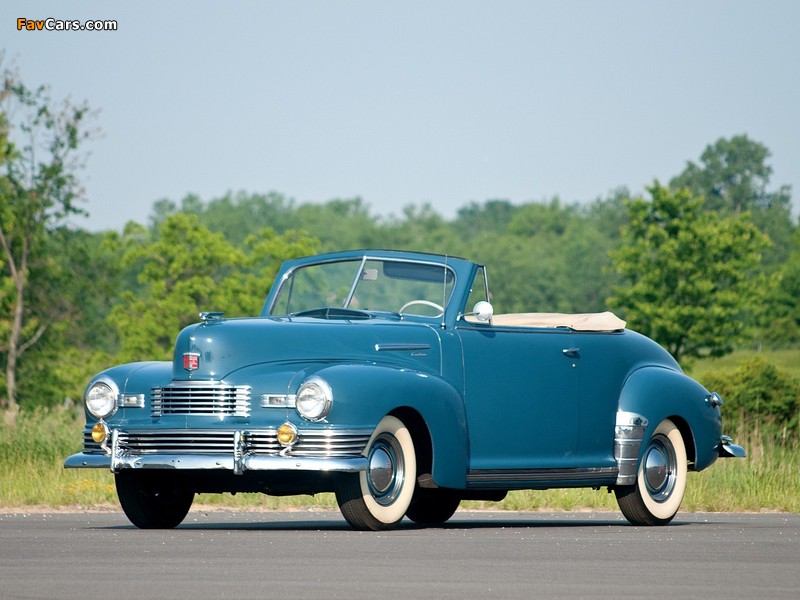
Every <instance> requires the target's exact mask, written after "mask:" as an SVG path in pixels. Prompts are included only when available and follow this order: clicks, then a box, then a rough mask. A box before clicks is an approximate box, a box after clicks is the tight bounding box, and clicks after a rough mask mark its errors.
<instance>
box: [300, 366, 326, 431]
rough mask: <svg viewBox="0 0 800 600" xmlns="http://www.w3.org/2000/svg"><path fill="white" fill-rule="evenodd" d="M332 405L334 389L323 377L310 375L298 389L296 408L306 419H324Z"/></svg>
mask: <svg viewBox="0 0 800 600" xmlns="http://www.w3.org/2000/svg"><path fill="white" fill-rule="evenodd" d="M332 405H333V390H331V386H330V385H328V382H327V381H325V380H324V379H322V377H317V376H316V375H314V376H312V377H309V378H308V379H306V380H305V381H304V382H303V383H302V385H301V386H300V389H298V390H297V397H296V400H295V409H296V410H297V413H298V414H299V415H300V416H301V417H303V418H304V419H305V420H306V421H322V420H324V419H325V417H327V416H328V414H330V412H331V406H332Z"/></svg>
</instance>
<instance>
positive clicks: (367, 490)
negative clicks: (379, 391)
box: [336, 416, 417, 531]
mask: <svg viewBox="0 0 800 600" xmlns="http://www.w3.org/2000/svg"><path fill="white" fill-rule="evenodd" d="M365 452H366V457H367V462H368V467H367V470H366V471H362V472H361V473H352V474H346V475H342V476H341V477H340V479H339V483H338V486H337V488H336V501H337V503H338V504H339V510H341V511H342V516H343V517H344V518H345V519H346V520H347V522H348V523H350V525H351V526H352V527H353V528H355V529H361V530H373V531H378V530H381V529H389V528H391V527H392V526H394V525H396V524H397V523H398V522H399V521H400V519H402V518H403V516H404V515H405V514H406V511H407V510H408V507H409V505H410V504H411V499H412V497H413V495H414V486H415V483H416V479H417V459H416V454H415V452H414V442H413V441H412V439H411V433H410V432H409V431H408V429H407V428H406V426H405V425H404V424H403V422H402V421H401V420H400V419H398V418H396V417H392V416H386V417H384V418H383V419H381V422H380V423H378V426H377V427H376V428H375V431H374V433H373V434H372V437H371V438H370V440H369V442H368V443H367V448H366V451H365Z"/></svg>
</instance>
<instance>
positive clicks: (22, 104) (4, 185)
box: [0, 70, 90, 412]
mask: <svg viewBox="0 0 800 600" xmlns="http://www.w3.org/2000/svg"><path fill="white" fill-rule="evenodd" d="M2 78H3V81H2V88H0V169H2V171H1V172H0V173H1V174H0V250H1V251H2V260H1V261H0V268H2V272H0V278H1V279H0V294H1V295H2V304H0V335H2V338H1V339H0V353H2V358H3V360H4V362H5V365H4V366H5V378H4V382H3V383H4V384H5V386H4V387H5V390H4V394H3V396H2V397H0V398H1V399H0V402H2V404H5V405H6V406H8V408H9V409H10V411H11V412H16V411H17V410H18V407H19V404H18V398H17V387H18V383H17V369H18V366H19V361H20V358H21V357H22V355H23V354H25V352H27V351H28V350H29V349H30V348H32V347H33V346H34V345H35V344H36V343H37V342H39V340H40V339H41V338H42V336H43V335H44V333H45V331H47V329H48V328H49V327H51V326H52V325H53V323H54V322H55V320H56V319H57V318H58V316H57V315H54V314H52V312H50V313H48V312H47V311H44V310H41V309H42V308H43V307H47V306H48V305H47V303H39V305H38V307H37V306H34V303H33V302H32V299H31V289H32V288H33V289H36V288H37V287H40V286H37V284H39V283H40V282H39V281H37V279H36V276H38V277H40V278H41V277H45V275H44V274H45V273H46V272H47V271H48V268H49V266H50V264H52V261H51V256H50V255H48V252H47V250H48V240H49V237H50V234H51V232H52V231H53V230H54V229H55V228H57V227H58V226H60V225H61V224H63V223H65V221H66V220H67V219H68V217H69V216H70V215H73V214H76V213H81V212H82V211H81V209H80V208H79V207H78V206H77V201H78V200H79V199H80V197H81V193H82V190H81V188H80V185H79V182H78V179H77V177H76V172H77V169H78V167H79V166H80V165H79V162H78V160H79V158H80V157H79V156H78V150H79V147H80V145H81V143H82V142H84V141H85V140H86V139H87V137H88V136H89V132H88V130H87V128H86V126H87V121H88V118H89V116H90V112H89V109H88V107H87V105H85V104H80V105H75V104H72V103H70V102H65V103H63V105H61V106H56V103H55V102H54V101H53V100H52V98H51V97H50V94H49V91H48V89H47V88H46V87H44V86H41V87H39V88H36V89H33V90H32V89H29V88H28V87H27V86H26V85H25V84H24V83H23V82H22V81H21V80H20V78H19V76H18V75H17V74H16V73H15V72H12V71H10V70H5V71H4V72H3V73H2ZM11 115H13V122H12V121H10V120H9V116H11ZM17 140H19V141H18V142H17ZM40 289H41V288H40ZM37 308H39V309H40V310H36V309H37Z"/></svg>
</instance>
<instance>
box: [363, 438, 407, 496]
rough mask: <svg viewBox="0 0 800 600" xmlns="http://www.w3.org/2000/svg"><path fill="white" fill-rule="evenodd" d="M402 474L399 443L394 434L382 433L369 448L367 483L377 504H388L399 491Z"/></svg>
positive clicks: (401, 485)
mask: <svg viewBox="0 0 800 600" xmlns="http://www.w3.org/2000/svg"><path fill="white" fill-rule="evenodd" d="M404 474H405V469H404V463H403V455H402V451H401V449H400V443H399V442H398V441H397V439H396V438H395V437H394V436H392V435H388V434H382V435H381V436H379V437H378V438H376V439H375V441H374V442H373V444H372V446H371V447H370V450H369V470H368V471H367V484H368V485H369V492H370V495H371V496H372V497H373V498H374V499H375V501H376V502H377V503H378V504H381V505H383V506H388V505H389V504H391V503H392V502H394V500H395V498H397V495H398V494H399V493H400V490H401V489H402V487H403V479H404Z"/></svg>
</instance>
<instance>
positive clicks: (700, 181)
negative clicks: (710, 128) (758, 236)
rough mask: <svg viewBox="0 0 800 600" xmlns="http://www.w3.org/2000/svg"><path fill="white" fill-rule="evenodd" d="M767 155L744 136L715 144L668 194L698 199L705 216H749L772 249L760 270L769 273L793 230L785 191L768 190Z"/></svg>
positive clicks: (781, 260)
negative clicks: (679, 191) (679, 192)
mask: <svg viewBox="0 0 800 600" xmlns="http://www.w3.org/2000/svg"><path fill="white" fill-rule="evenodd" d="M770 156H771V154H770V151H769V149H768V148H767V147H766V146H765V145H763V144H761V143H759V142H756V141H754V140H751V139H750V138H748V137H747V136H746V135H737V136H734V137H732V138H730V139H725V138H720V139H719V140H717V141H716V142H715V143H714V144H711V145H709V146H707V147H706V149H705V150H704V151H703V153H702V155H701V156H700V164H695V163H693V162H689V163H687V165H686V168H685V169H684V170H683V172H682V173H681V174H680V175H678V176H677V177H675V178H674V179H672V181H670V187H672V188H673V189H680V188H688V189H689V191H690V192H691V193H692V195H694V196H699V197H702V198H703V199H704V202H703V207H704V208H705V209H706V210H711V211H714V212H717V213H719V214H721V215H723V216H724V215H729V214H738V213H741V212H744V211H749V212H750V216H751V219H752V221H753V223H754V224H755V225H756V227H758V228H759V230H761V231H762V232H763V233H765V234H767V235H768V236H769V238H770V241H771V242H772V244H771V245H770V247H769V248H767V249H765V251H764V255H763V260H762V268H763V270H764V271H766V272H769V273H774V272H775V271H777V270H778V269H780V267H781V265H783V263H784V262H786V259H787V257H788V255H789V252H790V247H791V238H792V234H793V231H794V229H795V225H794V224H793V223H792V216H791V208H792V203H791V189H790V187H789V186H786V185H784V186H781V187H780V188H778V189H777V190H770V189H769V183H770V177H771V176H772V167H771V166H770V164H769V162H768V160H769V158H770Z"/></svg>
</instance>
